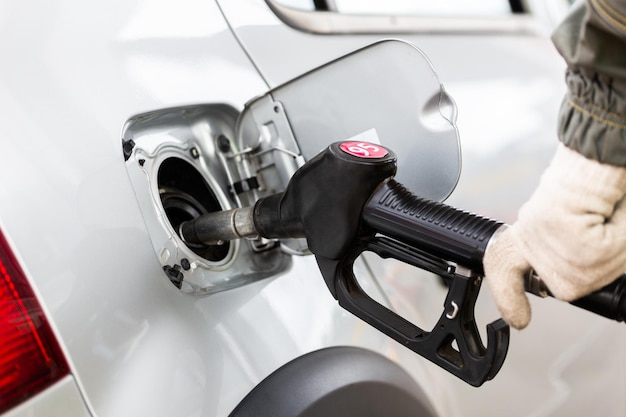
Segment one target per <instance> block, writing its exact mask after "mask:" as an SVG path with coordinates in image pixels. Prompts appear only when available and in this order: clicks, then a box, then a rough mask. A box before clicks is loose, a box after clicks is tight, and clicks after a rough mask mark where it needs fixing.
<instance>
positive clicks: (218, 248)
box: [157, 157, 230, 262]
mask: <svg viewBox="0 0 626 417" xmlns="http://www.w3.org/2000/svg"><path fill="white" fill-rule="evenodd" d="M157 183H158V186H159V197H160V198H161V204H162V205H163V210H164V211H165V215H166V216H167V219H168V220H169V222H170V224H171V225H172V228H173V229H174V230H175V231H176V233H177V234H179V228H180V225H181V223H183V222H185V221H188V220H192V219H194V218H196V217H198V216H199V215H201V214H205V213H210V212H214V211H221V210H222V209H223V208H222V206H221V205H220V203H219V201H218V199H217V197H216V196H215V193H214V192H213V191H212V190H211V187H210V186H209V185H208V184H207V183H206V181H205V180H204V178H203V177H202V175H201V174H200V173H199V172H198V171H197V170H196V168H194V167H193V166H192V165H191V164H189V163H188V162H186V161H184V160H182V159H180V158H176V157H171V158H168V159H165V160H164V161H163V162H162V163H161V165H160V167H159V172H158V176H157ZM179 237H180V234H179ZM187 247H188V248H189V249H191V250H192V251H193V252H194V253H195V254H197V255H198V256H201V257H203V258H204V259H207V260H209V261H212V262H217V261H221V260H223V259H225V258H226V256H227V255H228V253H229V249H230V242H228V241H225V242H224V243H222V244H219V245H218V244H213V245H196V244H191V243H188V244H187Z"/></svg>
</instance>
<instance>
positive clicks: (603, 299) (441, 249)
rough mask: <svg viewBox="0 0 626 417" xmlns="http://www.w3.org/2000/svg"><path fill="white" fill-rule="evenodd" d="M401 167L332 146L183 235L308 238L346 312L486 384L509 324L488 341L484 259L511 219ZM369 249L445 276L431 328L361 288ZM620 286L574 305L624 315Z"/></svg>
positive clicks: (379, 153)
mask: <svg viewBox="0 0 626 417" xmlns="http://www.w3.org/2000/svg"><path fill="white" fill-rule="evenodd" d="M395 173H396V156H395V154H394V153H393V152H391V151H389V150H387V149H385V148H383V147H382V146H380V145H375V144H370V143H364V142H341V143H334V144H332V145H330V146H329V147H328V148H327V149H325V150H324V151H322V152H321V153H320V154H318V155H317V156H316V157H315V158H313V159H311V160H309V161H308V162H307V163H306V164H305V165H303V166H302V167H301V168H300V169H299V170H298V171H296V173H295V174H294V175H293V177H292V178H291V180H290V182H289V184H288V186H287V187H286V190H285V191H284V192H282V193H279V194H274V195H271V196H269V197H266V198H262V199H260V200H259V201H257V203H256V204H255V206H254V207H250V208H242V209H234V210H230V211H224V212H219V213H209V214H205V215H202V216H200V217H198V218H196V219H194V220H192V221H189V222H186V223H183V224H182V225H181V227H180V234H181V237H182V238H183V240H185V241H186V242H189V243H205V244H215V243H219V242H220V241H225V240H232V239H236V238H241V237H248V238H255V237H264V238H269V239H283V238H306V240H307V244H308V247H309V250H310V251H311V252H312V253H313V254H314V255H315V258H316V260H317V263H318V266H319V268H320V271H321V273H322V276H323V277H324V280H325V282H326V285H327V286H328V288H329V290H330V292H331V293H332V295H333V296H334V297H335V298H336V299H337V300H338V301H339V304H340V305H341V306H342V307H343V308H345V309H346V310H348V311H350V312H351V313H352V314H354V315H355V316H357V317H359V318H361V319H363V320H364V321H366V322H367V323H369V324H370V325H372V326H373V327H375V328H376V329H378V330H380V331H381V332H383V333H385V334H387V335H388V336H390V337H392V338H393V339H395V340H396V341H398V342H399V343H401V344H402V345H404V346H406V347H407V348H409V349H411V350H413V351H414V352H416V353H418V354H420V355H421V356H423V357H425V358H427V359H429V360H430V361H432V362H434V363H435V364H437V365H439V366H440V367H442V368H444V369H446V370H448V371H449V372H450V373H452V374H454V375H456V376H457V377H459V378H461V379H462V380H464V381H465V382H467V383H469V384H471V385H474V386H479V385H481V384H482V383H483V382H485V381H487V380H489V379H492V378H493V377H494V376H495V375H496V373H497V372H498V371H499V370H500V368H501V366H502V364H503V362H504V359H505V357H506V353H507V350H508V343H509V327H508V326H507V325H506V323H505V322H504V321H503V320H502V319H498V320H495V321H494V322H492V323H490V324H488V325H487V344H486V345H485V344H483V342H482V340H481V336H480V334H479V331H478V327H477V324H476V322H475V318H474V306H475V302H476V299H477V297H478V293H479V291H480V287H481V282H482V274H483V267H482V259H483V256H484V254H485V251H486V249H487V246H488V245H489V241H490V240H491V239H492V238H494V236H496V235H497V232H498V231H499V230H501V228H502V227H506V225H504V224H503V223H502V222H499V221H495V220H491V219H488V218H485V217H482V216H479V215H476V214H473V213H468V212H465V211H462V210H459V209H456V208H454V207H450V206H448V205H445V204H443V203H440V202H436V201H432V200H428V199H423V198H420V197H419V196H416V195H414V194H412V193H411V192H410V191H409V190H407V189H406V188H405V187H403V186H402V184H400V183H398V182H397V181H395V180H394V179H393V177H394V175H395ZM365 251H370V252H374V253H376V254H378V255H379V256H380V257H382V258H395V259H398V260H400V261H402V262H405V263H408V264H410V265H413V266H416V267H418V268H420V269H423V270H427V271H429V272H432V273H435V274H437V275H439V276H441V277H443V278H444V279H445V281H446V283H447V284H448V295H447V297H446V300H445V302H444V309H443V312H442V314H441V317H440V319H439V321H438V322H437V324H436V325H435V326H434V327H433V329H432V330H430V331H427V330H424V329H422V328H420V327H418V326H416V325H415V324H413V323H411V322H409V321H407V320H405V319H404V318H402V317H400V316H398V315H397V314H395V313H394V312H393V311H391V310H389V309H387V308H386V307H384V306H382V305H381V304H379V303H378V302H377V301H375V300H373V299H372V298H370V297H369V296H368V295H367V294H366V293H365V291H363V289H362V288H361V287H360V285H359V283H358V281H357V279H356V277H355V276H354V272H353V264H354V261H355V260H356V259H357V257H358V256H359V255H360V254H361V253H363V252H365ZM616 282H617V284H613V286H607V287H606V288H605V289H602V290H600V291H599V292H597V293H594V294H592V295H590V296H588V297H585V298H584V299H580V300H577V301H575V302H574V303H573V304H576V305H578V306H581V307H583V308H586V309H588V310H590V311H593V312H596V313H598V314H601V315H604V316H606V317H609V318H613V319H615V320H618V321H623V320H624V316H625V310H626V301H625V300H626V277H622V278H621V279H620V280H619V281H616ZM530 287H532V285H530V286H528V287H527V291H530V292H532V289H531V288H530ZM540 292H545V291H540ZM455 345H456V347H455Z"/></svg>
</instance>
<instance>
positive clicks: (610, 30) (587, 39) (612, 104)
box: [552, 0, 626, 167]
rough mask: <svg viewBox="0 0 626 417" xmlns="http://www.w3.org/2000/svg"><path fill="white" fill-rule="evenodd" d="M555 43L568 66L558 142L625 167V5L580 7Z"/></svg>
mask: <svg viewBox="0 0 626 417" xmlns="http://www.w3.org/2000/svg"><path fill="white" fill-rule="evenodd" d="M552 40H553V42H554V44H555V46H556V48H557V50H558V51H559V53H560V54H561V55H562V56H563V58H565V61H566V62H567V64H568V69H567V73H566V82H567V87H568V93H567V95H566V97H565V99H564V101H563V104H562V106H561V110H560V114H559V127H558V129H559V139H560V140H561V141H562V142H563V143H564V144H565V145H566V146H567V147H569V148H572V149H574V150H576V151H578V152H579V153H581V154H583V155H584V156H586V157H587V158H591V159H595V160H597V161H600V162H603V163H608V164H611V165H617V166H625V167H626V0H588V1H585V2H579V3H577V4H576V5H574V6H573V7H572V10H571V12H570V14H569V15H568V16H567V17H566V19H565V20H564V21H563V23H562V24H561V25H560V26H559V27H558V28H557V29H556V31H555V33H554V34H553V36H552Z"/></svg>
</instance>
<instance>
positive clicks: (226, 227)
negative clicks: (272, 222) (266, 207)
mask: <svg viewBox="0 0 626 417" xmlns="http://www.w3.org/2000/svg"><path fill="white" fill-rule="evenodd" d="M179 234H180V236H181V238H182V239H183V241H184V242H185V243H192V244H202V245H221V244H223V243H224V242H226V241H229V240H234V239H240V238H249V239H256V238H258V237H259V234H258V233H257V231H256V229H255V228H254V221H253V208H252V207H244V208H236V209H232V210H225V211H216V212H212V213H206V214H204V215H202V216H199V217H196V218H195V219H193V220H190V221H187V222H184V223H182V224H181V225H180V228H179Z"/></svg>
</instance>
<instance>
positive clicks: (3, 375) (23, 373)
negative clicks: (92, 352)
mask: <svg viewBox="0 0 626 417" xmlns="http://www.w3.org/2000/svg"><path fill="white" fill-rule="evenodd" d="M67 374H68V366H67V363H66V361H65V359H64V357H63V353H62V352H61V349H60V348H59V345H58V343H57V341H56V339H55V338H54V334H53V333H52V331H51V329H50V326H49V325H48V323H47V322H46V319H45V317H44V315H43V311H42V309H41V306H40V305H39V303H38V302H37V300H36V298H35V294H34V293H33V290H32V289H31V288H30V286H29V284H28V281H27V280H26V277H25V275H24V272H22V269H21V268H20V266H19V264H18V263H17V261H16V259H15V257H14V256H13V254H12V252H11V249H10V248H9V245H8V243H7V241H6V240H5V238H4V236H3V235H2V233H1V232H0V413H2V412H3V411H5V410H7V409H9V408H11V407H13V406H14V405H16V404H18V403H20V402H21V401H23V400H25V399H27V398H29V397H31V396H32V395H34V394H36V393H38V392H40V391H42V390H43V389H45V388H47V387H49V386H50V385H52V384H53V383H54V382H55V381H58V380H59V379H60V378H62V377H63V376H65V375H67Z"/></svg>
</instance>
